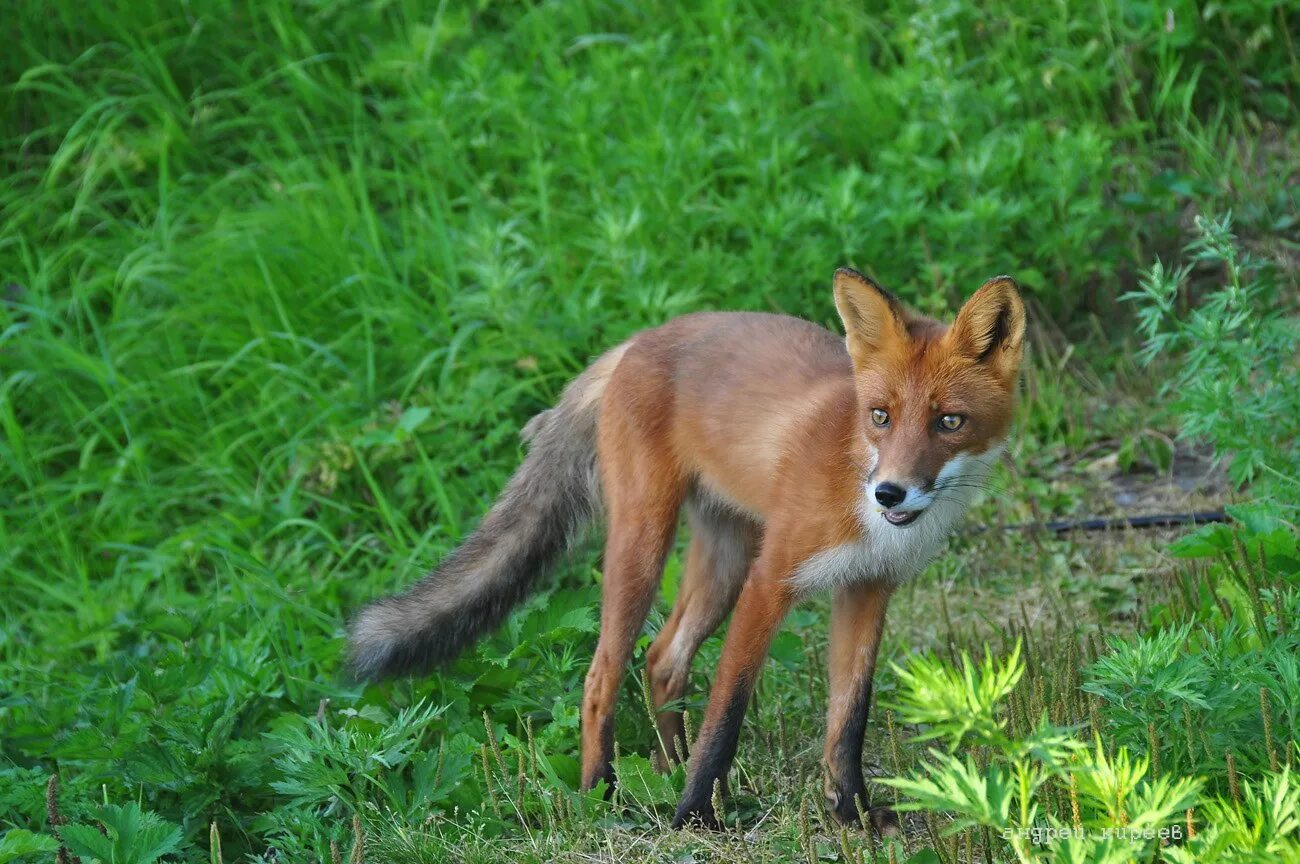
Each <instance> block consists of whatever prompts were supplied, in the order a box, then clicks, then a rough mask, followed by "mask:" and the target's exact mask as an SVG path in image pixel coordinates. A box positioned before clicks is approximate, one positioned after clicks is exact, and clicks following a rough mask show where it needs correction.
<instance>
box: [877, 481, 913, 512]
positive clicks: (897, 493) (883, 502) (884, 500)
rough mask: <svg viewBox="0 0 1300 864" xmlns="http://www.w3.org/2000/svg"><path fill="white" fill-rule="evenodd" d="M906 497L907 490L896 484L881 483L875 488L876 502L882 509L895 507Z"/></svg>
mask: <svg viewBox="0 0 1300 864" xmlns="http://www.w3.org/2000/svg"><path fill="white" fill-rule="evenodd" d="M906 497H907V490H905V489H904V488H903V487H902V486H899V485H898V484H897V483H881V484H879V485H877V486H876V500H877V501H879V502H880V506H882V507H897V506H898V505H899V504H902V503H903V499H904V498H906Z"/></svg>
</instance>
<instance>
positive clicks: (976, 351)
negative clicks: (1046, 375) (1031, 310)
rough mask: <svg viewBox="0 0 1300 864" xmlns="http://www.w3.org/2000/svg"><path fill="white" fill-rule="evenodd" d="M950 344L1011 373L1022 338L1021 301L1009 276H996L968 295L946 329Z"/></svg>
mask: <svg viewBox="0 0 1300 864" xmlns="http://www.w3.org/2000/svg"><path fill="white" fill-rule="evenodd" d="M948 338H949V339H950V340H952V346H953V348H954V349H955V350H956V351H958V352H959V353H961V354H964V355H965V356H967V357H970V358H971V359H972V360H975V361H976V362H977V363H987V364H988V365H990V366H992V367H993V368H994V369H995V370H996V371H997V372H998V373H999V374H1001V375H1004V376H1008V377H1010V376H1014V375H1015V374H1016V372H1017V370H1019V368H1020V358H1021V355H1022V354H1023V353H1024V342H1025V303H1024V301H1023V300H1021V299H1020V289H1019V287H1018V286H1017V285H1016V280H1014V279H1012V278H1011V277H1010V276H996V277H994V278H992V279H990V280H989V281H987V282H985V283H984V284H983V285H982V286H980V289H979V290H978V291H976V292H975V293H974V294H972V295H971V298H970V299H969V300H967V301H966V305H964V306H962V307H961V311H960V312H958V313H957V320H956V321H954V322H953V325H952V329H951V330H949V331H948Z"/></svg>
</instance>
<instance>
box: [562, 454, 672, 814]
mask: <svg viewBox="0 0 1300 864" xmlns="http://www.w3.org/2000/svg"><path fill="white" fill-rule="evenodd" d="M620 443H621V445H622V446H621V447H618V448H609V449H608V450H605V451H602V468H603V469H604V474H603V477H604V486H605V503H606V512H607V514H608V525H609V527H608V535H607V537H606V540H605V557H604V565H603V571H604V582H603V586H602V589H601V602H600V638H599V639H598V640H597V642H596V653H595V656H594V657H593V658H592V661H591V667H590V669H588V671H587V679H586V683H585V685H584V687H583V695H582V787H583V788H584V789H590V788H592V787H594V786H595V785H596V784H597V783H599V782H600V781H601V780H605V781H607V782H609V783H611V784H612V783H613V781H614V773H613V758H614V706H615V703H616V702H617V701H618V690H619V686H620V684H621V683H622V681H623V675H624V672H625V671H626V669H627V664H628V661H629V660H630V659H631V657H632V649H633V647H634V646H635V645H636V640H637V637H638V636H639V635H640V633H641V627H642V625H644V624H645V619H646V615H647V614H648V613H649V611H650V605H651V603H653V602H654V598H655V594H656V593H657V592H658V589H659V583H660V581H661V580H662V579H663V568H664V559H665V558H666V557H667V556H668V551H669V549H670V548H671V547H672V543H673V538H674V536H675V534H676V530H677V517H678V511H679V510H680V509H681V504H682V500H683V498H684V497H685V494H686V486H687V484H686V481H685V480H684V479H682V478H680V477H677V476H675V473H674V472H673V471H671V470H663V466H666V465H671V461H670V460H666V459H663V458H662V456H661V457H660V458H659V459H655V458H654V455H655V454H653V453H651V452H648V442H646V441H645V439H640V440H635V439H633V440H629V436H625V437H623V439H622V442H620ZM606 453H609V455H608V456H606V455H605V454H606ZM654 466H660V470H654Z"/></svg>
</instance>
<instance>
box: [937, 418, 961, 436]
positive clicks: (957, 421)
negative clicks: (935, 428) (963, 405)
mask: <svg viewBox="0 0 1300 864" xmlns="http://www.w3.org/2000/svg"><path fill="white" fill-rule="evenodd" d="M965 425H966V418H965V417H963V416H962V415H960V414H945V415H943V416H942V417H940V418H939V428H940V429H941V430H943V431H944V432H956V431H957V430H958V429H960V428H961V427H963V426H965Z"/></svg>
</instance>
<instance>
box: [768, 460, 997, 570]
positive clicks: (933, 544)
mask: <svg viewBox="0 0 1300 864" xmlns="http://www.w3.org/2000/svg"><path fill="white" fill-rule="evenodd" d="M1001 451H1002V448H1001V447H1000V446H999V447H994V448H992V449H990V450H988V451H986V452H984V453H981V454H978V455H972V454H961V455H958V456H956V457H954V458H953V459H952V460H950V461H949V462H948V463H947V464H945V465H944V466H943V470H941V471H940V472H939V475H938V477H937V478H936V479H935V484H934V485H935V488H936V489H938V490H939V491H938V492H935V493H931V494H929V499H930V500H929V503H928V505H927V506H926V507H925V512H923V513H922V514H921V516H920V517H919V518H918V519H917V520H916V521H915V522H913V523H912V524H911V525H907V526H905V527H901V528H900V527H897V526H895V525H891V524H889V522H887V521H885V518H884V516H882V515H881V513H880V508H879V507H877V506H875V502H873V501H871V500H870V499H869V498H868V494H867V493H868V489H867V488H865V487H864V489H863V496H862V499H861V500H860V501H859V504H858V520H859V524H860V525H861V527H862V535H861V537H860V538H859V539H858V540H857V541H856V542H853V543H845V544H842V545H840V546H834V547H831V548H829V549H823V550H821V551H820V552H818V553H816V554H815V555H813V556H812V557H810V558H808V559H807V560H805V561H804V562H803V563H802V564H800V565H799V568H798V569H797V570H796V571H795V573H794V576H793V577H792V581H793V583H794V586H795V587H796V588H797V589H798V590H800V591H806V592H812V591H824V590H827V589H830V588H835V587H837V586H840V585H849V584H853V583H855V582H864V581H874V580H881V579H885V580H889V581H891V582H903V581H905V580H907V579H910V578H912V577H913V576H915V575H917V574H918V573H920V572H921V571H922V570H923V569H925V566H926V565H927V564H929V563H930V562H931V561H932V560H933V559H934V557H935V556H936V555H938V554H939V552H940V551H942V549H943V547H944V545H945V544H946V543H947V540H948V538H949V536H951V534H952V532H953V529H954V528H956V526H957V522H958V521H959V520H960V519H961V517H962V516H963V515H964V514H965V512H966V509H967V508H968V507H969V506H970V502H971V500H972V499H973V498H974V497H975V492H976V490H977V489H978V488H979V487H980V486H982V485H983V483H984V481H985V480H986V478H987V477H988V475H989V472H990V471H991V470H992V469H993V465H994V463H995V462H996V461H997V458H998V455H999V454H1000V453H1001Z"/></svg>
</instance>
